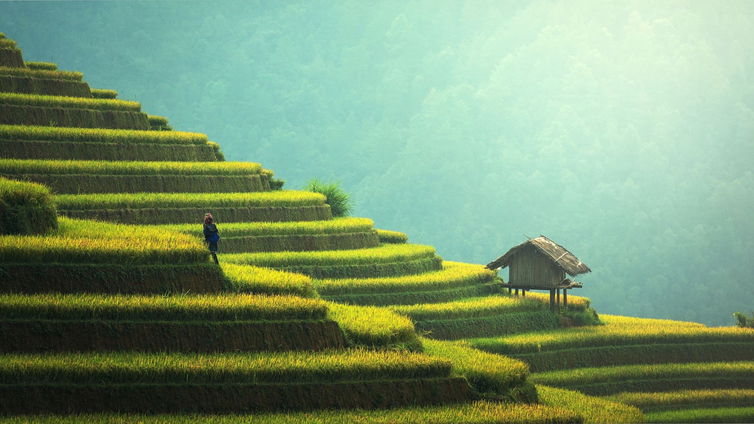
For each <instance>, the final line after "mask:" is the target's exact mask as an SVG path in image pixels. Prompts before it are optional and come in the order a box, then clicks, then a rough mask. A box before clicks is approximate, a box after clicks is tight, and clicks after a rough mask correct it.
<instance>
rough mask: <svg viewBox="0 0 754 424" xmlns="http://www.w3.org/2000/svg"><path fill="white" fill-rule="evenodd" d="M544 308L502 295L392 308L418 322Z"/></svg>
mask: <svg viewBox="0 0 754 424" xmlns="http://www.w3.org/2000/svg"><path fill="white" fill-rule="evenodd" d="M542 308H544V305H542V303H541V302H538V301H536V300H527V299H525V298H518V297H513V296H502V295H499V296H485V297H476V298H469V299H461V300H457V301H453V302H444V303H427V304H419V305H396V306H391V307H390V309H392V310H394V311H395V312H398V313H400V314H403V315H407V316H409V317H411V318H412V319H414V320H417V321H421V320H428V319H459V318H473V317H486V316H490V315H501V314H508V313H515V312H522V311H531V310H536V309H542Z"/></svg>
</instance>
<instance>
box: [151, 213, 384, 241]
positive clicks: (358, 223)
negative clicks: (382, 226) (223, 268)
mask: <svg viewBox="0 0 754 424" xmlns="http://www.w3.org/2000/svg"><path fill="white" fill-rule="evenodd" d="M373 225H374V221H372V220H371V219H369V218H352V217H346V218H334V219H332V220H326V221H293V222H230V223H224V224H222V227H219V228H220V230H221V232H222V236H223V237H244V236H262V235H264V236H271V235H293V234H296V235H301V234H337V233H356V232H364V231H370V230H371V229H372V226H373ZM159 227H160V228H163V229H166V230H170V231H178V232H181V233H186V234H196V233H197V231H201V228H199V227H198V226H197V225H196V224H172V225H160V226H159Z"/></svg>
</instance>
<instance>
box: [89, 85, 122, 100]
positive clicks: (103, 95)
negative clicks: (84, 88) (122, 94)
mask: <svg viewBox="0 0 754 424" xmlns="http://www.w3.org/2000/svg"><path fill="white" fill-rule="evenodd" d="M90 90H91V92H92V97H94V98H95V99H114V98H116V97H118V92H117V91H115V90H109V89H105V88H92V89H90Z"/></svg>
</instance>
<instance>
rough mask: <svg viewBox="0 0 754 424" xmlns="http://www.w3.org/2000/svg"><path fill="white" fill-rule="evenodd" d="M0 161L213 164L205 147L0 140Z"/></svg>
mask: <svg viewBox="0 0 754 424" xmlns="http://www.w3.org/2000/svg"><path fill="white" fill-rule="evenodd" d="M0 158H4V159H48V160H49V159H54V160H108V161H185V162H214V161H216V160H217V156H216V155H215V152H214V150H213V149H212V147H211V146H209V145H207V144H203V145H202V144H188V143H183V144H146V143H134V144H131V143H128V144H126V143H103V142H95V143H89V142H82V141H71V142H67V141H34V140H0Z"/></svg>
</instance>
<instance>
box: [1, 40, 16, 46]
mask: <svg viewBox="0 0 754 424" xmlns="http://www.w3.org/2000/svg"><path fill="white" fill-rule="evenodd" d="M0 48H3V49H15V48H16V42H15V41H13V40H11V39H10V38H0Z"/></svg>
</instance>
